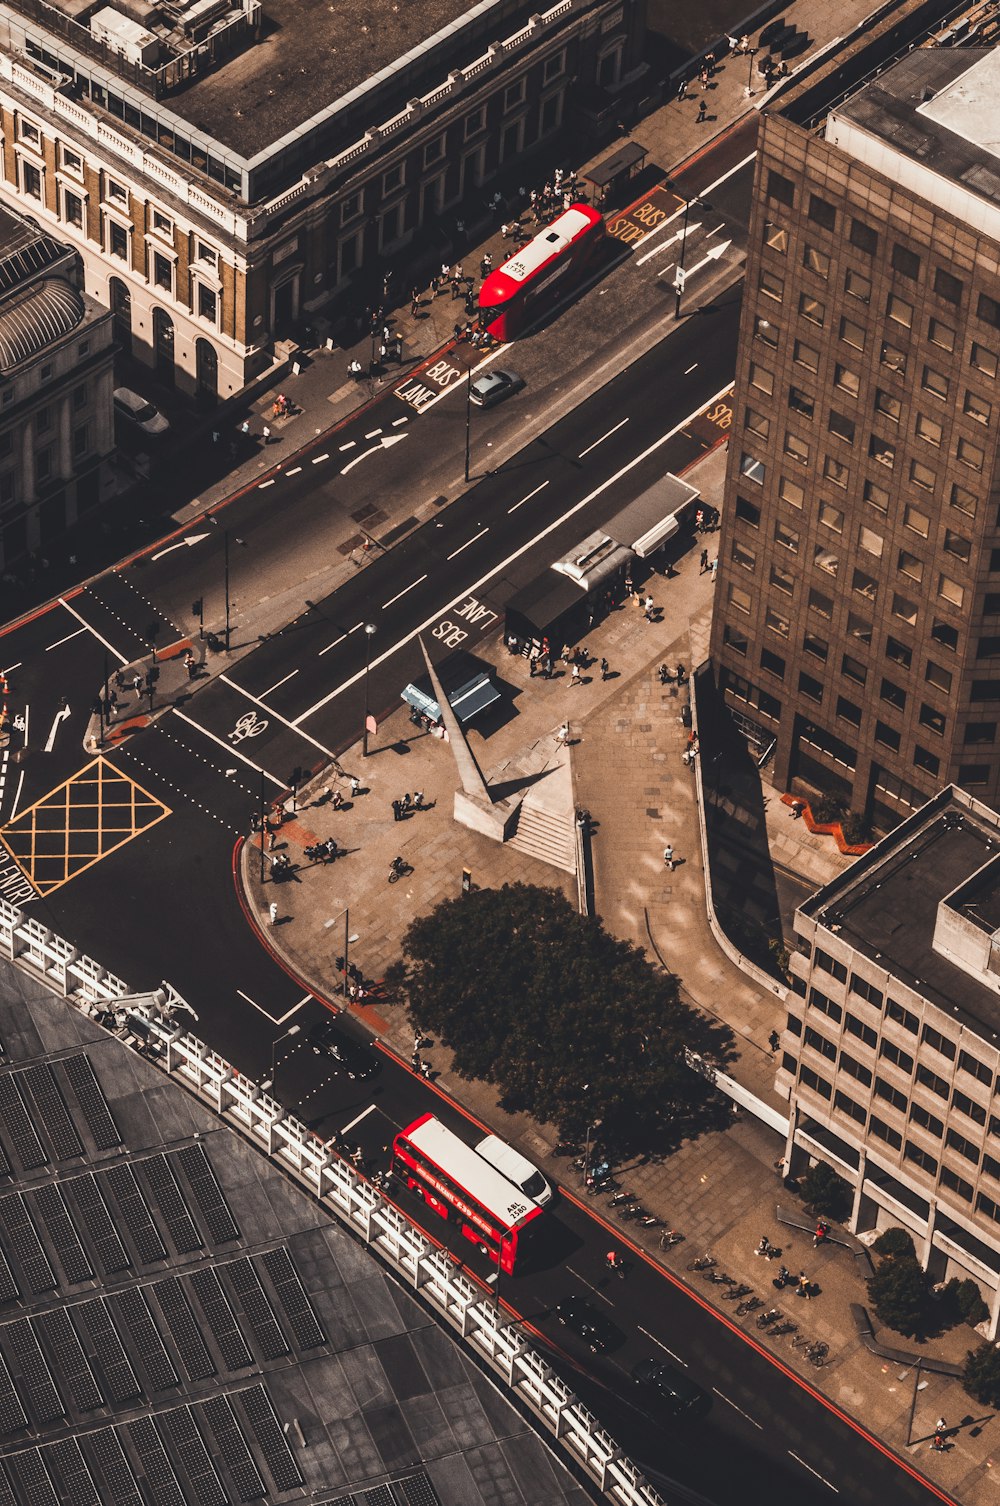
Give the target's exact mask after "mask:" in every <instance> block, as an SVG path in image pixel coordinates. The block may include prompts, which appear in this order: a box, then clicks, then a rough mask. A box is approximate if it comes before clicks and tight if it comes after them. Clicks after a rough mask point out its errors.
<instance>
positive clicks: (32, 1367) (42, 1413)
mask: <svg viewBox="0 0 1000 1506" xmlns="http://www.w3.org/2000/svg"><path fill="white" fill-rule="evenodd" d="M0 1345H2V1347H3V1352H4V1355H5V1356H6V1359H7V1363H8V1365H9V1366H10V1373H11V1375H13V1377H14V1380H15V1381H16V1383H17V1387H18V1391H19V1392H20V1394H21V1395H22V1396H24V1397H26V1399H27V1402H28V1407H29V1410H30V1411H31V1414H32V1416H33V1417H34V1418H35V1421H36V1422H38V1423H40V1424H41V1423H46V1422H59V1421H60V1419H61V1418H63V1417H65V1416H66V1407H65V1405H64V1403H63V1400H62V1397H61V1396H60V1395H59V1392H58V1391H57V1390H56V1383H55V1380H54V1379H53V1376H52V1371H51V1370H50V1369H49V1364H48V1361H47V1360H46V1358H45V1356H44V1354H43V1353H42V1346H41V1344H39V1342H38V1335H37V1334H36V1333H35V1330H34V1328H33V1327H32V1325H31V1322H30V1321H29V1320H28V1319H27V1318H15V1319H14V1320H13V1321H12V1322H10V1323H5V1324H4V1325H3V1327H2V1328H0Z"/></svg>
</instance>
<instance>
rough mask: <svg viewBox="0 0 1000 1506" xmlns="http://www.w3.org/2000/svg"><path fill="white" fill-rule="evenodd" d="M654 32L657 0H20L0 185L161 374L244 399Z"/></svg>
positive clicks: (520, 165) (569, 119)
mask: <svg viewBox="0 0 1000 1506" xmlns="http://www.w3.org/2000/svg"><path fill="white" fill-rule="evenodd" d="M642 35H643V7H642V0H558V3H556V4H554V5H551V6H549V7H548V8H546V9H542V10H537V9H534V8H533V7H531V6H529V5H527V4H523V3H521V4H518V3H515V0H481V3H479V4H477V5H474V6H472V7H466V6H465V5H464V4H462V3H460V0H428V3H426V4H423V5H421V6H419V7H413V6H411V5H409V4H403V5H400V4H397V3H395V0H375V3H374V4H364V5H360V4H357V3H354V0H345V3H344V4H338V5H330V4H328V3H327V0H264V3H263V4H261V3H259V0H198V3H195V4H186V3H184V0H158V3H153V0H119V3H118V4H116V5H115V6H109V5H106V4H105V5H102V4H101V3H100V0H90V3H88V0H83V3H80V0H52V3H46V0H7V3H0V133H2V180H0V196H2V197H4V198H5V199H7V200H8V201H9V202H15V201H16V202H17V203H19V204H21V205H22V206H23V205H26V204H27V205H30V207H31V212H32V214H34V215H36V216H37V218H38V220H39V222H40V223H41V224H43V225H45V226H46V227H47V228H50V229H51V230H52V231H53V232H54V233H57V234H58V235H59V236H60V237H62V238H64V239H66V240H68V241H69V242H70V243H71V244H72V245H74V246H75V247H76V248H77V249H78V250H79V252H80V255H81V257H82V258H83V263H84V268H85V274H86V288H87V291H88V292H89V293H91V294H92V295H93V296H94V297H96V298H98V299H100V300H101V301H102V302H104V303H106V304H107V305H108V306H109V307H110V308H111V309H112V310H113V311H114V315H115V327H116V333H117V337H118V339H119V341H120V343H121V344H122V345H123V346H124V347H126V348H127V349H130V350H131V351H132V352H133V353H134V354H135V355H136V356H137V357H138V358H139V359H141V360H143V361H145V362H146V363H148V364H149V365H151V366H153V367H154V368H155V370H156V372H157V375H158V377H159V378H160V379H161V380H162V381H164V382H166V383H168V384H169V383H174V382H176V384H177V386H178V388H180V389H182V390H184V391H187V392H189V393H198V394H200V395H201V396H202V397H203V398H204V399H206V400H208V401H212V400H214V399H215V398H216V397H221V398H227V397H229V396H231V395H232V394H233V393H235V392H238V391H239V390H240V389H241V388H242V387H243V386H244V385H245V384H246V383H247V381H248V380H250V379H251V378H252V377H253V376H254V375H255V374H257V373H258V372H260V371H262V370H266V368H267V366H268V364H269V361H270V359H271V356H272V353H273V348H274V341H275V340H276V339H278V338H281V337H283V336H285V335H287V334H289V333H290V332H291V330H292V328H293V327H294V325H295V324H296V321H298V320H299V319H300V317H302V316H305V315H307V314H309V313H310V312H312V311H314V310H316V309H319V308H321V307H322V306H324V305H325V304H326V303H327V302H328V301H329V300H330V299H331V297H333V296H334V295H336V294H337V293H338V292H340V293H344V292H349V291H350V290H351V289H352V288H353V287H354V286H355V284H356V282H357V281H358V279H359V278H360V277H363V276H364V274H365V273H366V272H367V273H368V274H369V275H371V274H372V273H373V269H377V277H378V279H379V282H380V280H381V276H382V274H383V272H384V271H385V270H389V269H395V275H396V277H397V281H398V282H399V283H400V284H402V283H403V282H404V281H406V265H407V258H408V255H409V254H410V253H411V252H412V251H413V248H414V247H415V246H417V245H419V243H420V241H421V237H424V238H428V237H429V236H430V235H431V234H433V233H438V234H439V235H440V232H441V231H442V230H445V231H448V229H449V227H453V226H454V223H455V221H456V220H458V219H459V218H461V217H462V216H463V214H465V217H466V218H467V219H468V218H470V217H472V218H475V217H478V214H474V215H471V216H470V213H469V211H468V210H466V209H465V208H463V206H472V207H473V208H474V209H475V210H476V211H478V208H479V205H480V204H481V202H482V200H483V199H484V197H485V196H486V195H487V194H488V193H490V192H491V188H490V186H491V185H495V184H496V183H497V182H498V181H500V180H503V181H507V180H509V178H510V176H511V174H512V173H514V172H521V171H522V170H523V171H524V172H526V173H530V171H531V168H530V164H529V163H528V162H526V161H525V158H526V157H527V156H530V154H531V153H532V152H534V151H536V150H541V149H543V148H544V147H545V146H546V144H550V145H551V144H552V143H553V142H554V141H555V140H556V139H557V138H558V136H559V133H560V131H562V130H563V129H564V128H566V127H568V126H569V125H570V124H571V123H576V124H579V123H580V119H581V118H582V117H581V115H580V114H579V112H580V111H584V110H593V109H595V108H597V109H598V110H599V108H600V101H601V100H603V101H604V103H605V106H606V107H607V108H613V104H614V99H615V97H616V95H617V94H618V93H620V91H621V90H623V89H624V88H627V87H628V85H629V83H630V82H634V81H636V80H637V79H638V78H639V77H641V75H642V73H643V71H644V65H643V64H642V60H641V55H640V48H641V42H642ZM595 95H596V96H597V104H596V105H595ZM529 181H530V180H529ZM508 186H509V183H508ZM442 244H443V245H444V246H445V247H446V254H450V249H451V246H450V235H449V234H447V233H446V234H445V237H444V240H443V242H442ZM408 292H409V285H407V287H406V288H405V290H403V296H405V294H406V293H408Z"/></svg>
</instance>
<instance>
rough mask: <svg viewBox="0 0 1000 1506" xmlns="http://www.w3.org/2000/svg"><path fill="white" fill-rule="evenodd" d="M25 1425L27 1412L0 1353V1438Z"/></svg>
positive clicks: (6, 1436) (17, 1431)
mask: <svg viewBox="0 0 1000 1506" xmlns="http://www.w3.org/2000/svg"><path fill="white" fill-rule="evenodd" d="M27 1426H28V1414H27V1413H26V1412H25V1410H24V1408H23V1407H22V1405H21V1401H20V1398H19V1396H18V1394H17V1388H16V1387H15V1385H14V1381H13V1379H12V1377H11V1373H10V1371H9V1370H8V1369H7V1361H6V1360H5V1359H4V1357H3V1355H0V1438H9V1437H10V1435H11V1434H12V1433H19V1432H21V1430H22V1429H23V1428H26V1427H27Z"/></svg>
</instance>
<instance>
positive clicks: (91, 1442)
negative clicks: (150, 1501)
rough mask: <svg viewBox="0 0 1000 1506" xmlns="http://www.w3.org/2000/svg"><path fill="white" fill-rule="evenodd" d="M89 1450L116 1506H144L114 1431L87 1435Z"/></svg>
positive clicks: (136, 1481)
mask: <svg viewBox="0 0 1000 1506" xmlns="http://www.w3.org/2000/svg"><path fill="white" fill-rule="evenodd" d="M86 1446H87V1451H88V1453H89V1455H90V1457H91V1459H92V1460H93V1461H94V1463H95V1465H96V1466H97V1471H98V1473H99V1474H100V1475H101V1477H102V1479H103V1481H104V1483H105V1485H106V1486H107V1487H108V1491H109V1500H110V1501H113V1502H114V1506H145V1502H144V1501H143V1499H142V1494H141V1492H140V1490H139V1482H138V1480H137V1479H136V1477H135V1475H134V1474H133V1472H132V1466H131V1464H130V1463H129V1462H128V1458H127V1456H126V1453H125V1450H124V1449H123V1448H122V1445H121V1440H120V1439H119V1437H118V1434H117V1432H116V1431H115V1429H114V1428H100V1429H99V1430H98V1431H97V1432H96V1433H88V1435H87V1439H86ZM0 1506H3V1503H2V1502H0Z"/></svg>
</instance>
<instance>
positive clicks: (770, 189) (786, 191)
mask: <svg viewBox="0 0 1000 1506" xmlns="http://www.w3.org/2000/svg"><path fill="white" fill-rule="evenodd" d="M767 197H768V198H769V199H774V200H775V201H776V202H777V203H778V204H784V206H785V208H786V209H791V208H792V206H793V205H794V203H795V184H794V183H793V182H792V180H791V179H790V178H785V177H782V175H781V173H776V172H775V171H774V169H773V168H772V169H771V170H770V172H769V173H768V175H767Z"/></svg>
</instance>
